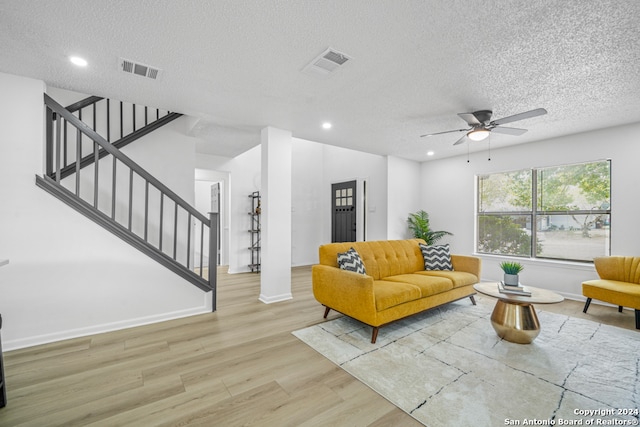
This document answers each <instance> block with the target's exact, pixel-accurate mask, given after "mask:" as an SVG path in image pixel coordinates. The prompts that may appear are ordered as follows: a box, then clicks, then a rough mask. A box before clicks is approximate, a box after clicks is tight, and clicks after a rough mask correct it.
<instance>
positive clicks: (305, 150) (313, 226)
mask: <svg viewBox="0 0 640 427" xmlns="http://www.w3.org/2000/svg"><path fill="white" fill-rule="evenodd" d="M322 152H323V146H322V144H318V143H316V142H311V141H306V140H304V139H298V138H294V139H293V145H292V162H291V165H292V170H291V174H292V176H293V180H292V183H291V203H292V211H291V265H292V266H300V265H310V264H315V263H317V262H318V247H319V246H320V245H321V244H323V243H326V241H323V236H324V233H323V229H322V225H323V218H324V217H325V216H326V215H329V214H330V208H329V209H328V210H323V206H324V204H323V203H322V201H323V199H324V198H329V197H330V194H329V193H330V189H329V190H326V191H324V188H323V182H324V181H323V177H324V170H323V169H324V168H323V164H322V161H319V159H322Z"/></svg>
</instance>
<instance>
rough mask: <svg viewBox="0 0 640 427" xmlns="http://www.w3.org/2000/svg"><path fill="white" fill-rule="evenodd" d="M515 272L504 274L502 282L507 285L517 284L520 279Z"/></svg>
mask: <svg viewBox="0 0 640 427" xmlns="http://www.w3.org/2000/svg"><path fill="white" fill-rule="evenodd" d="M518 279H519V277H518V275H517V274H507V273H505V274H504V284H505V285H508V286H518V285H519V284H520V281H519V280H518Z"/></svg>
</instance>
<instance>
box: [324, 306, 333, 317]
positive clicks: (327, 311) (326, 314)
mask: <svg viewBox="0 0 640 427" xmlns="http://www.w3.org/2000/svg"><path fill="white" fill-rule="evenodd" d="M330 311H331V309H330V308H329V307H325V308H324V318H325V319H326V318H327V316H328V315H329V312H330Z"/></svg>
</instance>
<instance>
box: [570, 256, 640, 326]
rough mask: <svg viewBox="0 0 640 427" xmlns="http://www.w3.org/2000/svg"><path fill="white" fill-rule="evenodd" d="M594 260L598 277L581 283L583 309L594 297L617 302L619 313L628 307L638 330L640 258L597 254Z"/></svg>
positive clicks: (585, 308)
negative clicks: (633, 312) (632, 311)
mask: <svg viewBox="0 0 640 427" xmlns="http://www.w3.org/2000/svg"><path fill="white" fill-rule="evenodd" d="M593 263H594V265H595V267H596V271H597V272H598V276H600V279H599V280H588V281H586V282H583V283H582V295H584V296H585V297H587V302H586V303H585V305H584V309H583V310H582V311H583V312H584V313H586V312H587V309H588V308H589V304H591V300H592V299H593V298H595V299H597V300H600V301H605V302H608V303H610V304H615V305H617V306H618V311H619V312H622V307H630V308H633V309H634V310H635V317H636V329H640V257H629V256H610V257H599V258H595V259H594V260H593Z"/></svg>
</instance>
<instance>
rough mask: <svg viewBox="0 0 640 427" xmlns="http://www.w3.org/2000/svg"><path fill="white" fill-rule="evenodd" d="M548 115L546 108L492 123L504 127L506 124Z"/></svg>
mask: <svg viewBox="0 0 640 427" xmlns="http://www.w3.org/2000/svg"><path fill="white" fill-rule="evenodd" d="M545 114H547V110H545V109H544V108H536V109H535V110H531V111H525V112H524V113H519V114H514V115H513V116H508V117H503V118H501V119H498V120H494V121H492V122H491V124H493V125H503V124H505V123H511V122H517V121H518V120H524V119H530V118H531V117H538V116H542V115H545Z"/></svg>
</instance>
